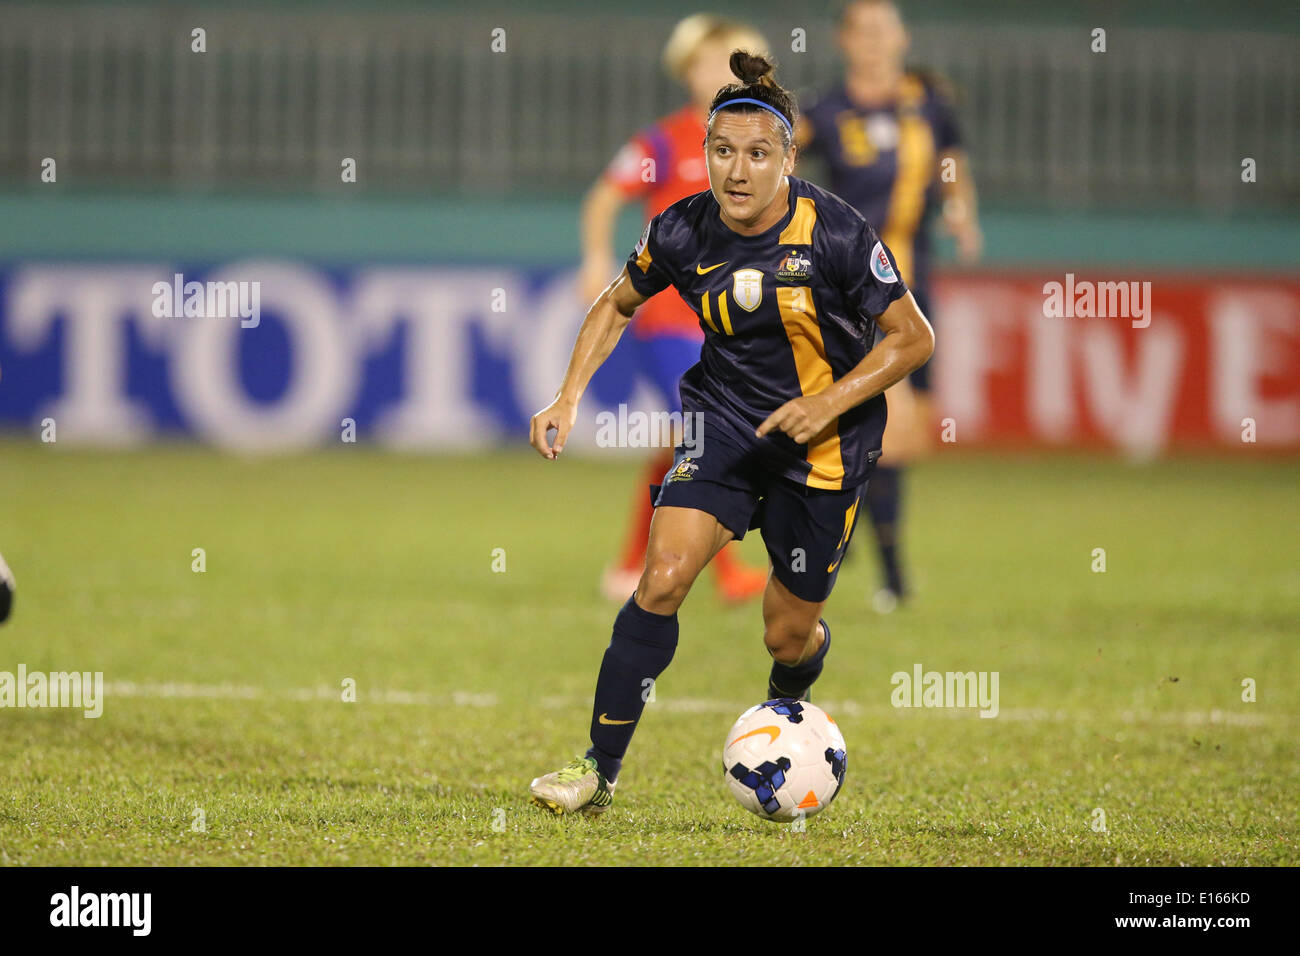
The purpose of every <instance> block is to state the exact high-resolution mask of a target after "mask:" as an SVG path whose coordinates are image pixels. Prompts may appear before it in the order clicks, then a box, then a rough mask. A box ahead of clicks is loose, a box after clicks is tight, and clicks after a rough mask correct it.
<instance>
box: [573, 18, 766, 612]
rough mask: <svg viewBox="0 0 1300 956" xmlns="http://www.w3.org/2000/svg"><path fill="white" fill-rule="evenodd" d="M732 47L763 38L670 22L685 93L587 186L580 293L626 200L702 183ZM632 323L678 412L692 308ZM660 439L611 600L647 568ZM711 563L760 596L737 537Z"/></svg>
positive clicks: (606, 270) (662, 462)
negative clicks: (713, 104) (710, 125)
mask: <svg viewBox="0 0 1300 956" xmlns="http://www.w3.org/2000/svg"><path fill="white" fill-rule="evenodd" d="M737 48H744V49H747V50H766V49H767V43H766V41H765V40H764V39H763V37H762V36H761V35H760V34H759V33H758V31H757V30H755V29H754V28H752V27H750V26H747V25H745V24H743V23H739V22H737V21H735V20H727V19H724V18H722V17H715V16H711V15H708V14H696V15H694V16H690V17H687V18H686V19H685V20H682V21H681V22H680V23H678V24H677V26H676V27H675V28H674V29H673V32H672V35H671V36H670V37H669V38H668V43H667V44H666V45H665V47H664V52H663V63H664V68H665V69H666V70H667V71H668V73H669V75H670V76H672V77H673V78H674V79H676V80H677V81H678V82H680V83H681V84H682V85H683V86H685V87H686V90H687V92H688V94H689V95H690V102H689V103H687V104H686V105H685V106H683V107H682V108H681V109H679V110H678V111H677V112H676V113H672V114H670V115H668V116H665V117H663V118H662V119H660V120H658V121H657V122H656V123H654V124H653V125H651V126H647V127H646V128H645V129H643V130H642V131H641V132H639V133H637V134H636V136H634V137H633V138H632V140H631V142H629V143H628V144H627V145H626V146H624V147H623V148H622V149H621V150H620V151H619V152H618V154H617V155H616V156H615V157H614V160H613V162H611V163H610V165H609V167H608V168H607V169H606V170H605V172H604V174H603V175H602V176H601V178H600V179H599V180H597V182H596V184H595V185H594V186H592V188H591V190H590V191H589V192H588V193H587V197H586V199H585V201H584V202H583V206H582V256H583V258H582V267H581V270H580V272H579V279H578V282H579V294H580V295H581V296H582V300H583V301H584V302H592V301H593V300H595V298H596V297H597V296H599V295H600V294H601V293H602V292H603V291H604V289H605V286H606V285H608V284H609V277H610V276H611V275H613V274H614V271H615V267H614V251H613V248H614V228H615V224H616V223H617V221H618V214H619V211H620V209H621V208H622V207H623V205H624V204H625V203H627V202H629V201H631V200H633V199H640V200H642V201H643V203H644V206H645V219H646V221H647V222H648V221H649V220H650V219H651V218H652V217H653V216H656V215H658V214H659V213H661V212H663V211H664V210H665V209H667V208H668V207H669V206H671V205H672V204H673V203H675V202H676V201H677V200H679V199H684V198H685V197H687V196H691V195H694V194H695V193H698V192H703V191H704V190H706V189H708V188H709V177H708V171H707V169H706V168H705V164H704V155H703V152H702V151H701V148H700V144H701V143H703V142H704V135H705V127H704V124H705V120H706V119H707V118H708V114H709V103H710V101H711V100H712V99H713V96H714V94H715V93H717V92H718V90H719V89H720V88H722V87H724V86H726V85H727V84H729V83H731V82H732V80H733V77H732V75H731V68H730V67H729V66H728V58H729V57H730V55H731V51H732V50H735V49H737ZM632 332H633V335H634V342H633V344H634V345H635V346H636V352H635V358H636V361H637V366H638V370H639V372H640V373H641V375H643V376H644V377H645V378H648V379H649V380H650V382H651V383H652V384H653V385H654V387H655V388H656V390H657V391H659V392H660V393H661V394H662V395H663V397H664V399H665V401H666V403H667V407H668V409H669V410H670V411H677V412H680V411H681V401H680V398H679V397H678V394H677V381H678V379H680V378H681V377H682V373H683V372H685V371H686V370H687V369H688V368H690V367H691V366H692V365H694V364H695V363H696V362H697V361H699V358H700V344H701V343H702V342H703V341H704V333H703V332H702V331H701V330H700V321H699V317H698V316H697V315H696V314H695V313H694V312H692V311H691V309H690V308H688V307H687V305H686V304H685V303H684V302H682V301H681V299H680V298H678V297H677V296H667V295H661V296H657V297H655V298H654V299H651V300H650V301H649V302H647V303H646V304H645V305H644V306H643V307H642V308H641V309H640V310H639V311H638V312H637V314H636V320H635V321H634V322H633V323H632ZM663 445H664V447H662V448H660V449H659V450H658V451H656V453H655V455H654V457H653V458H652V459H651V460H650V461H649V462H648V463H647V465H646V472H645V475H646V477H645V478H642V479H639V480H638V481H637V485H636V489H637V490H636V494H635V495H634V497H633V500H632V520H631V523H630V525H629V526H628V530H627V537H626V539H625V542H624V545H623V551H622V554H621V555H620V557H619V559H618V562H617V563H616V564H614V565H612V566H610V567H608V568H606V569H605V573H604V575H603V577H602V580H601V591H602V592H603V593H604V595H605V596H606V597H607V598H609V599H610V600H613V601H619V602H622V601H625V600H627V596H628V595H629V594H631V593H632V591H633V590H634V589H635V588H636V585H637V581H638V580H639V579H640V577H641V572H642V569H643V568H644V567H645V549H646V542H647V540H648V538H649V534H650V518H651V515H652V514H653V511H654V509H653V506H652V505H651V503H650V499H649V498H648V497H647V495H646V493H645V486H646V485H647V484H654V483H657V482H658V481H660V480H661V479H662V478H663V477H664V475H665V474H666V473H667V471H668V469H669V468H670V467H671V466H672V463H673V452H672V445H673V441H672V440H668V441H665V442H664V443H663ZM713 571H714V574H715V575H716V583H717V587H718V592H719V594H720V595H721V596H722V598H723V599H724V600H726V601H744V600H747V599H749V598H754V597H757V596H758V595H759V594H762V593H763V588H764V587H765V586H766V584H767V569H766V568H763V569H759V568H752V567H749V566H747V565H745V564H743V563H741V561H740V560H739V559H738V558H737V557H736V555H735V546H734V545H732V546H729V547H726V548H724V549H723V550H721V551H719V552H718V555H717V557H715V558H714V559H713Z"/></svg>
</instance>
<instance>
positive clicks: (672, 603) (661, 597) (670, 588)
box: [636, 553, 695, 614]
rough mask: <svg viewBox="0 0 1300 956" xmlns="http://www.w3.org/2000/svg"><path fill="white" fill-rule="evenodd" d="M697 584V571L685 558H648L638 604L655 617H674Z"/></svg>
mask: <svg viewBox="0 0 1300 956" xmlns="http://www.w3.org/2000/svg"><path fill="white" fill-rule="evenodd" d="M694 581H695V571H694V569H692V568H691V566H690V561H689V560H688V559H687V557H686V555H684V554H673V553H667V554H654V555H649V556H647V558H646V566H645V572H644V573H643V574H642V575H641V581H640V583H639V584H638V585H637V589H636V603H637V604H639V605H640V606H641V607H643V608H644V609H645V610H647V611H652V612H654V613H655V614H672V613H674V612H676V610H677V609H678V608H679V607H680V606H681V603H682V601H684V600H686V595H687V592H689V591H690V589H691V584H692V583H693V582H694Z"/></svg>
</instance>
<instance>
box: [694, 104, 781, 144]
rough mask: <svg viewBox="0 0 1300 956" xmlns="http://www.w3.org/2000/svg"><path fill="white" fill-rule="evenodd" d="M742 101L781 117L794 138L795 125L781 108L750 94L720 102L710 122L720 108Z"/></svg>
mask: <svg viewBox="0 0 1300 956" xmlns="http://www.w3.org/2000/svg"><path fill="white" fill-rule="evenodd" d="M740 103H751V104H753V105H754V106H761V107H762V108H763V109H765V110H767V111H768V112H769V113H771V114H772V115H773V116H775V117H776V118H777V119H779V120H780V121H781V125H782V126H784V127H785V131H786V132H787V133H789V134H790V139H792V140H793V139H794V127H793V126H791V125H790V121H789V120H788V119H786V118H785V117H784V116H782V115H781V111H780V110H778V109H776V108H774V107H772V106H770V105H768V104H767V103H764V102H763V101H762V100H756V99H752V98H751V97H748V96H745V97H741V98H740V99H737V100H727V102H725V103H721V104H719V105H718V109H717V110H714V111H713V112H712V113H710V114H709V122H712V121H713V117H715V116H717V115H718V110H725V109H726V108H727V107H728V106H736V105H738V104H740Z"/></svg>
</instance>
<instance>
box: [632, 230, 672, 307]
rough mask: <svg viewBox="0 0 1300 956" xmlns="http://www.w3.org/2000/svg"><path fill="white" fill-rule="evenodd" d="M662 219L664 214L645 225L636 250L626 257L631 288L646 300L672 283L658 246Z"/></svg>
mask: <svg viewBox="0 0 1300 956" xmlns="http://www.w3.org/2000/svg"><path fill="white" fill-rule="evenodd" d="M663 217H664V214H663V213H660V214H659V215H657V216H655V217H654V218H653V219H651V220H650V221H649V222H648V223H646V227H645V232H643V233H641V238H640V240H639V241H638V242H637V244H636V248H635V249H633V250H632V254H631V255H630V256H628V257H627V274H628V278H630V279H631V280H632V288H634V289H636V291H637V292H639V293H641V295H643V296H645V297H646V298H647V299H648V298H650V297H651V296H654V295H658V294H659V293H660V292H662V291H663V290H664V289H666V288H668V286H669V285H670V284H671V282H672V280H671V278H670V277H669V273H668V270H667V269H666V268H665V266H666V263H665V262H664V261H663V258H662V255H661V252H662V250H661V248H660V245H659V229H660V225H661V224H662V221H663Z"/></svg>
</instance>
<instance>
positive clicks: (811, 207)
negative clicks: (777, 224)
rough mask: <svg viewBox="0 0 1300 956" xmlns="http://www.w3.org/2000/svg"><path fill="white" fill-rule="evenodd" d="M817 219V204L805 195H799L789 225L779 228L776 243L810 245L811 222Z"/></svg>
mask: <svg viewBox="0 0 1300 956" xmlns="http://www.w3.org/2000/svg"><path fill="white" fill-rule="evenodd" d="M816 221H817V204H816V203H815V202H813V201H812V200H811V199H809V198H808V197H807V196H800V197H799V198H798V200H797V201H796V202H795V207H794V215H793V216H792V217H791V218H790V225H788V226H786V227H785V228H784V229H782V230H781V235H779V236H778V237H777V240H776V241H777V244H778V245H782V246H809V245H812V232H813V224H814V223H815V222H816Z"/></svg>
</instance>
